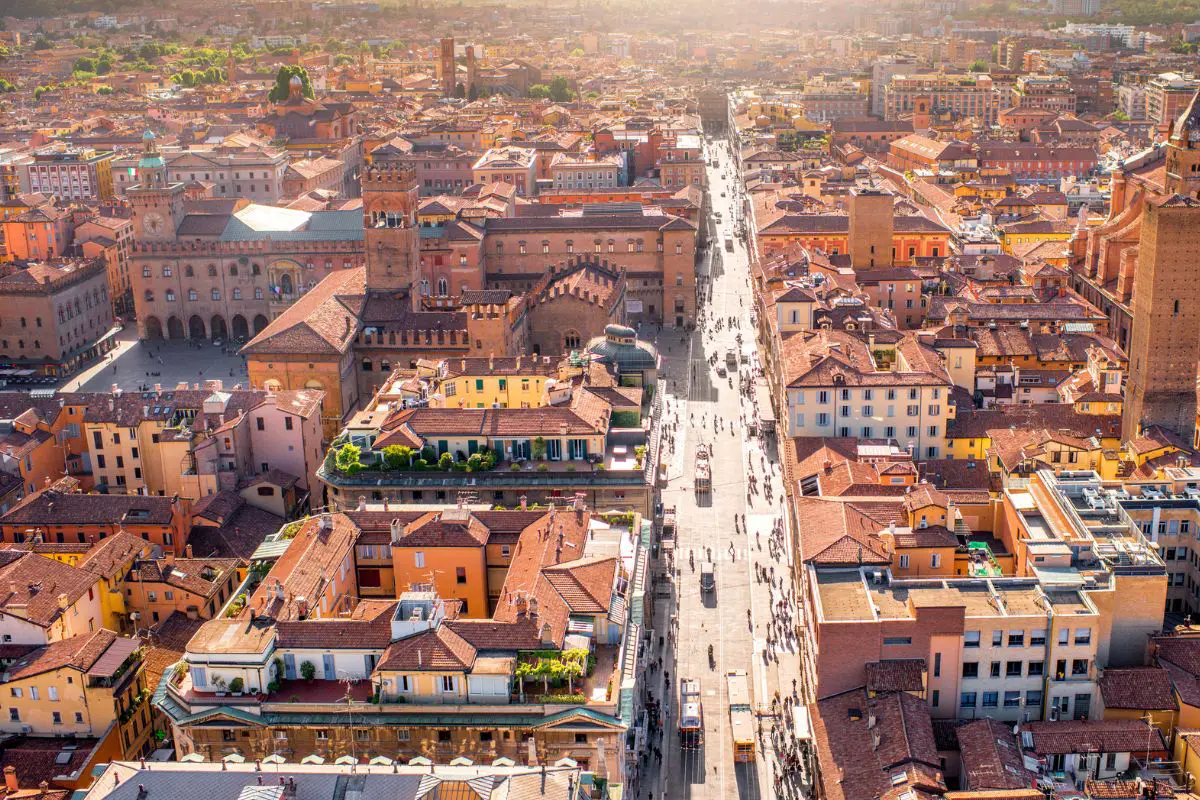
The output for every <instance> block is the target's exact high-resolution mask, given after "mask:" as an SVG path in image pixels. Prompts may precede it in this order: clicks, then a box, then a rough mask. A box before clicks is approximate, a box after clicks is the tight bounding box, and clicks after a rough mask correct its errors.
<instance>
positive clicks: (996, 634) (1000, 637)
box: [992, 631, 1004, 647]
mask: <svg viewBox="0 0 1200 800" xmlns="http://www.w3.org/2000/svg"><path fill="white" fill-rule="evenodd" d="M1003 644H1004V631H992V647H1000V646H1001V645H1003Z"/></svg>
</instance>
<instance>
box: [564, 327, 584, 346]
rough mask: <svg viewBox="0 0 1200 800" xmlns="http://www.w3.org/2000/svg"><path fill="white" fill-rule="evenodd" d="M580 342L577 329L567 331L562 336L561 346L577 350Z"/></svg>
mask: <svg viewBox="0 0 1200 800" xmlns="http://www.w3.org/2000/svg"><path fill="white" fill-rule="evenodd" d="M580 344H581V340H580V336H579V331H567V333H566V335H564V336H563V347H564V348H566V349H567V350H578V349H579V345H580Z"/></svg>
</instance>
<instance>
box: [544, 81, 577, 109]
mask: <svg viewBox="0 0 1200 800" xmlns="http://www.w3.org/2000/svg"><path fill="white" fill-rule="evenodd" d="M550 99H551V100H553V101H554V102H556V103H568V102H570V101H572V100H574V99H575V90H574V89H572V88H571V86H570V84H568V83H567V79H566V78H564V77H563V76H561V75H559V76H558V77H556V78H555V79H554V80H552V81H550Z"/></svg>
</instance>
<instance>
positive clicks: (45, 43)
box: [33, 36, 54, 50]
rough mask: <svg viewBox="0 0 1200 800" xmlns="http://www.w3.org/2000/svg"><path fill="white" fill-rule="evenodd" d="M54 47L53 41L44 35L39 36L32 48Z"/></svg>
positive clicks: (46, 48) (45, 48) (47, 48)
mask: <svg viewBox="0 0 1200 800" xmlns="http://www.w3.org/2000/svg"><path fill="white" fill-rule="evenodd" d="M52 47H54V42H52V41H50V40H49V39H47V38H46V37H45V36H39V37H38V38H37V40H36V41H35V42H34V43H33V49H34V50H49V49H50V48H52Z"/></svg>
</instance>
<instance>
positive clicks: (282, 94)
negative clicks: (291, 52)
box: [267, 64, 316, 103]
mask: <svg viewBox="0 0 1200 800" xmlns="http://www.w3.org/2000/svg"><path fill="white" fill-rule="evenodd" d="M294 75H299V76H300V82H301V84H302V85H303V87H304V96H305V97H307V98H309V99H310V100H312V99H315V97H316V95H315V94H314V93H313V88H312V82H311V81H309V79H308V70H306V69H305V68H304V67H301V66H299V65H293V64H284V65H283V66H282V67H280V68H279V72H278V73H277V74H276V75H275V85H274V86H272V87H271V91H270V93H269V94H268V95H267V99H268V100H270V101H271V102H272V103H282V102H283V101H284V100H287V98H288V94H289V92H290V86H291V82H292V76H294Z"/></svg>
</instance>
